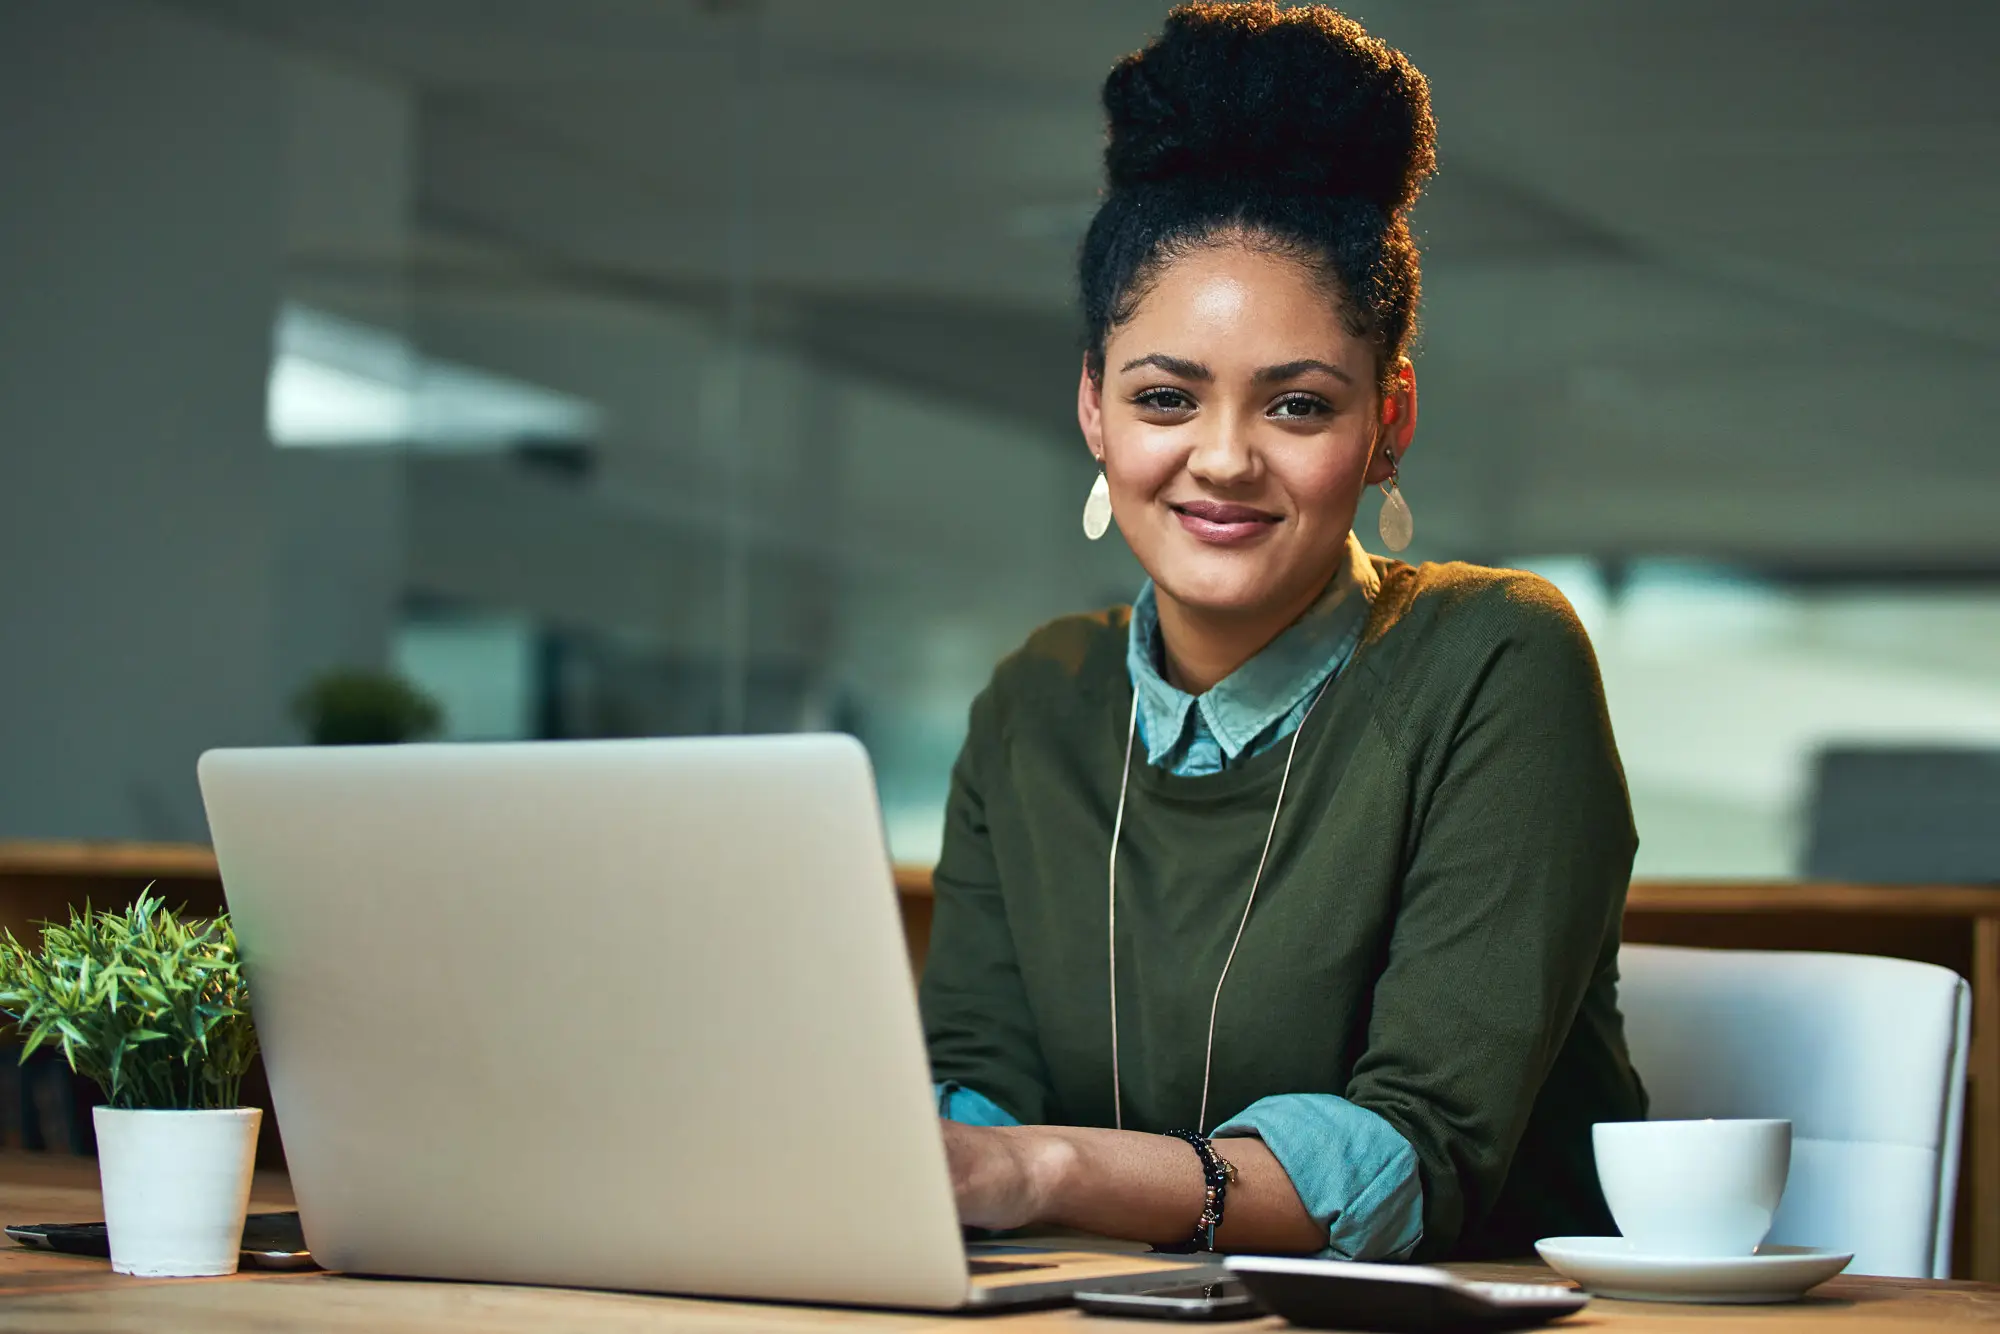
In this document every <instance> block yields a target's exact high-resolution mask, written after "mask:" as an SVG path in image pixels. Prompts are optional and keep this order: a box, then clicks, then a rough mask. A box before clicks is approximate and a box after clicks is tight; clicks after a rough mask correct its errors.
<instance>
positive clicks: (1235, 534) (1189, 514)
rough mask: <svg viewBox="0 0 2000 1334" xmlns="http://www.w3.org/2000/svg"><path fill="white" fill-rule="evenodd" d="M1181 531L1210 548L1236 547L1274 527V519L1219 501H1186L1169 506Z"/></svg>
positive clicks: (1264, 514) (1258, 510) (1270, 515)
mask: <svg viewBox="0 0 2000 1334" xmlns="http://www.w3.org/2000/svg"><path fill="white" fill-rule="evenodd" d="M1168 508H1169V509H1171V510H1173V512H1174V517H1175V518H1177V519H1179V520H1180V521H1181V527H1183V528H1185V529H1187V531H1188V532H1189V533H1191V534H1193V535H1194V536H1195V538H1197V539H1198V540H1200V541H1203V542H1207V543H1210V544H1212V545H1214V546H1222V547H1226V546H1236V545H1239V544H1241V543H1244V542H1254V541H1256V540H1257V539H1258V538H1260V537H1262V536H1263V535H1264V534H1265V533H1268V532H1269V531H1271V529H1272V528H1274V527H1276V526H1277V523H1278V516H1277V515H1275V514H1271V513H1267V512H1266V511H1264V510H1260V509H1253V508H1251V507H1250V506H1248V505H1231V504H1226V503H1224V502H1223V501H1219V500H1190V501H1187V502H1185V503H1183V504H1179V505H1171V504H1170V505H1169V506H1168Z"/></svg>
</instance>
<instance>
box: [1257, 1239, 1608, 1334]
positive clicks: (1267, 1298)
mask: <svg viewBox="0 0 2000 1334" xmlns="http://www.w3.org/2000/svg"><path fill="white" fill-rule="evenodd" d="M1223 1263H1224V1264H1225V1265H1226V1266H1227V1267H1228V1270H1229V1272H1230V1274H1231V1275H1232V1276H1234V1277H1237V1278H1240V1279H1242V1280H1243V1282H1244V1286H1246V1287H1247V1288H1249V1290H1250V1292H1251V1295H1252V1296H1254V1297H1255V1298H1256V1299H1257V1301H1258V1302H1259V1303H1261V1304H1262V1306H1263V1308H1264V1309H1265V1310H1267V1311H1269V1312H1271V1314H1273V1315H1279V1316H1283V1317H1284V1318H1285V1319H1286V1320H1287V1321H1289V1322H1291V1323H1292V1324H1294V1325H1303V1326H1305V1327H1306V1328H1308V1329H1341V1330H1368V1331H1373V1332H1375V1334H1443V1331H1447V1330H1495V1331H1497V1330H1512V1329H1532V1328H1534V1327H1535V1326H1537V1325H1545V1324H1548V1323H1549V1322H1550V1321H1552V1320H1560V1319H1561V1318H1562V1317H1564V1316H1566V1315H1570V1314H1573V1313H1574V1312H1577V1311H1580V1310H1582V1309H1583V1308H1584V1307H1585V1306H1586V1305H1588V1304H1589V1302H1590V1297H1589V1296H1588V1295H1587V1294H1585V1293H1581V1292H1578V1291H1576V1290H1575V1289H1574V1288H1570V1287H1566V1286H1563V1285H1560V1284H1555V1283H1487V1282H1478V1281H1474V1280H1469V1279H1464V1278H1460V1277H1459V1276H1458V1275H1456V1274H1454V1273H1452V1272H1450V1271H1449V1270H1445V1269H1435V1268H1430V1267H1428V1266H1424V1265H1385V1264H1356V1263H1351V1262H1348V1261H1345V1260H1304V1259H1294V1258H1291V1257H1289V1256H1263V1255H1232V1256H1230V1257H1229V1258H1228V1259H1227V1260H1226V1261H1224V1262H1223Z"/></svg>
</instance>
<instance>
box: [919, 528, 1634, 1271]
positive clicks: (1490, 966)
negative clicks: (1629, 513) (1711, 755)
mask: <svg viewBox="0 0 2000 1334" xmlns="http://www.w3.org/2000/svg"><path fill="white" fill-rule="evenodd" d="M1377 567H1378V569H1379V571H1380V573H1381V575H1382V587H1381V591H1380V593H1379V594H1378V596H1377V598H1376V600H1375V604H1374V606H1373V608H1372V610H1371V612H1370V614H1369V619H1368V623H1367V626H1366V628H1365V630H1364V632H1363V637H1362V642H1361V646H1360V648H1359V649H1358V650H1357V651H1356V653H1355V656H1354V658H1353V660H1352V661H1351V662H1350V663H1349V665H1348V667H1347V669H1346V670H1345V671H1344V672H1342V673H1341V675H1340V676H1339V677H1338V678H1337V679H1336V680H1335V682H1334V684H1333V686H1332V688H1331V689H1330V690H1329V691H1328V693H1327V695H1326V697H1325V698H1324V699H1322V700H1321V701H1320V703H1319V706H1318V708H1317V709H1316V711H1315V712H1314V713H1313V715H1312V716H1311V717H1310V718H1309V719H1308V720H1307V722H1306V724H1305V727H1304V729H1303V731H1302V733H1301V735H1300V737H1299V744H1298V752H1297V758H1296V760H1295V761H1294V765H1293V770H1292V774H1291V778H1290V782H1289V785H1288V786H1287V787H1286V791H1285V799H1284V813H1283V817H1282V819H1281V821H1280V823H1279V826H1278V830H1277V836H1276V840H1275V842H1274V843H1273V845H1272V848H1271V854H1270V863H1269V865H1268V867H1267V868H1266V870H1265V873H1264V880H1263V884H1262V887H1261V888H1260V889H1259V890H1258V893H1257V901H1256V906H1255V910H1254V912H1253V914H1252V916H1251V918H1250V922H1249V926H1248V928H1247V930H1246V931H1245V932H1244V935H1243V941H1242V945H1241V946H1240V948H1239V950H1238V952H1237V955H1236V960H1235V963H1234V964H1233V965H1232V966H1231V967H1230V970H1229V978H1228V983H1227V985H1226V987H1225V988H1224V990H1223V993H1222V1000H1221V1007H1220V1011H1219V1014H1218V1018H1217V1024H1216V1036H1215V1054H1214V1074H1213V1087H1212V1091H1211V1093H1210V1097H1209V1111H1210V1116H1209V1120H1210V1123H1211V1124H1215V1123H1217V1122H1219V1121H1220V1120H1222V1119H1223V1118H1226V1117H1229V1116H1232V1115H1234V1114H1235V1113H1237V1112H1239V1111H1241V1110H1242V1109H1244V1108H1246V1107H1248V1106H1250V1104H1252V1103H1254V1102H1256V1101H1257V1100H1258V1099H1259V1098H1262V1097H1265V1096H1267V1095H1271V1094H1279V1093H1302V1092H1310V1093H1334V1094H1338V1095H1340V1096H1343V1097H1345V1098H1347V1099H1348V1100H1349V1101H1351V1102H1354V1103H1356V1104H1358V1105H1359V1106H1362V1107H1365V1108H1367V1109H1368V1110H1370V1111H1373V1112H1375V1113H1377V1114H1379V1115H1380V1116H1382V1117H1383V1118H1384V1119H1385V1120H1387V1121H1388V1122H1389V1123H1390V1124H1391V1125H1392V1126H1394V1127H1395V1129H1396V1130H1397V1131H1398V1132H1399V1133H1400V1134H1401V1135H1402V1136H1403V1137H1404V1138H1405V1139H1406V1140H1408V1141H1409V1143H1410V1145H1411V1147H1412V1148H1413V1149H1414V1150H1415V1151H1416V1154H1417V1158H1418V1176H1419V1179H1420V1181H1421V1184H1422V1188H1423V1226H1424V1235H1423V1241H1422V1243H1421V1244H1420V1246H1419V1247H1418V1249H1417V1252H1416V1258H1418V1259H1435V1258H1442V1257H1445V1256H1479V1255H1502V1254H1516V1253H1520V1252H1523V1251H1525V1250H1526V1249H1527V1248H1528V1246H1529V1244H1530V1243H1531V1242H1532V1241H1533V1240H1534V1239H1535V1238H1536V1237H1540V1236H1547V1235H1553V1234H1578V1233H1586V1234H1599V1233H1604V1232H1606V1231H1608V1230H1609V1229H1610V1219H1609V1216H1608V1214H1607V1212H1606V1210H1605V1207H1604V1203H1603V1198H1602V1196H1601V1195H1600V1193H1599V1191H1598V1188H1597V1183H1596V1173H1595V1171H1594V1169H1593V1167H1592V1163H1591V1149H1590V1126H1591V1123H1592V1122H1595V1121H1604V1120H1630V1119H1634V1118H1637V1117H1640V1116H1643V1115H1644V1111H1645V1095H1644V1093H1643V1092H1642V1090H1641V1088H1640V1085H1639V1081H1638V1079H1637V1077H1636V1076H1635V1075H1634V1073H1633V1071H1632V1068H1631V1066H1630V1063H1629V1061H1628V1060H1627V1057H1626V1052H1625V1041H1624V1034H1623V1028H1622V1024H1621V1021H1620V1018H1619V1014H1618V1007H1617V996H1616V990H1617V950H1618V933H1619V919H1620V917H1621V915H1622V913H1623V909H1624V901H1625V888H1626V883H1627V879H1628V877H1629V874H1630V872H1631V866H1632V854H1633V852H1634V850H1635V848H1636V847H1637V838H1636V835H1635V834H1634V832H1633V828H1632V819H1631V812H1630V806H1629V803H1628V801H1627V798H1626V792H1625V783H1624V777H1623V774H1622V772H1621V770H1620V768H1619V764H1618V754H1617V750H1616V747H1615V746H1614V744H1613V742H1612V738H1611V727H1610V722H1609V720H1608V718H1607V717H1606V714H1605V708H1604V696H1603V690H1602V687H1601V685H1600V683H1599V680H1598V674H1597V664H1596V660H1595V658H1594V656H1593V655H1592V653H1591V650H1590V645H1589V641H1588V640H1587V639H1586V638H1585V636H1584V633H1583V629H1582V627H1581V626H1580V625H1579V624H1578V623H1577V621H1576V618H1575V616H1574V614H1573V613H1572V612H1571V611H1570V609H1569V606H1568V604H1567V603H1566V602H1564V600H1563V598H1562V596H1561V595H1560V594H1559V593H1557V592H1556V591H1555V590H1554V588H1552V587H1551V586H1550V585H1549V584H1547V583H1546V582H1544V581H1543V580H1541V579H1538V578H1536V577H1534V576H1532V575H1527V574H1521V573H1517V572H1513V571H1506V570H1489V569H1483V568H1480V567H1476V566H1468V565H1425V566H1421V567H1416V568H1412V567H1410V566H1408V565H1404V564H1401V563H1398V562H1382V561H1378V562H1377ZM1127 617H1128V612H1127V611H1126V609H1124V608H1119V609H1116V610H1114V611H1111V612H1108V613H1104V614H1101V615H1096V616H1078V617H1070V618H1066V619H1064V620H1060V621H1056V622H1054V623H1053V624H1051V625H1048V626H1046V627H1044V628H1043V629H1041V630H1039V631H1037V632H1036V633H1035V634H1034V635H1033V636H1032V637H1031V638H1030V639H1029V640H1028V642H1027V644H1026V645H1025V646H1024V647H1022V648H1021V649H1020V650H1019V651H1018V652H1016V653H1015V654H1014V655H1013V656H1012V657H1010V658H1008V659H1007V660H1006V661H1005V662H1003V663H1002V664H1001V665H1000V667H999V668H998V670H997V671H996V672H995V673H994V676H993V680H992V683H991V684H990V685H989V686H988V687H987V689H986V690H985V691H984V692H983V693H982V694H981V695H980V696H979V698H978V699H977V700H976V701H975V702H974V704H973V706H972V718H971V730H970V734H969V735H968V737H967V739H966V743H965V748H964V750H963V752H962V753H961V754H960V756H959V760H958V764H957V766H956V768H955V770H954V772H953V781H952V793H951V800H950V804H949V807H948V811H947V816H946V827H945V839H944V850H943V854H942V857H941V858H940V861H939V864H938V868H937V876H936V885H937V902H936V916H935V919H934V923H933V926H932V935H931V948H930V957H929V963H928V966H927V967H926V969H925V973H924V979H923V985H922V1001H923V1011H924V1023H925V1029H926V1034H927V1037H928V1040H929V1043H930V1052H931V1060H932V1066H933V1074H934V1076H935V1078H937V1079H939V1080H955V1081H958V1082H960V1083H962V1084H964V1085H966V1086H968V1087H970V1088H973V1089H976V1090H978V1091H979V1092H981V1093H983V1094H985V1095H986V1096H988V1097H989V1098H991V1099H993V1100H994V1101H995V1102H996V1103H998V1104H999V1105H1000V1106H1001V1107H1003V1108H1005V1109H1006V1110H1007V1111H1009V1112H1010V1113H1012V1114H1013V1115H1014V1116H1015V1117H1017V1118H1018V1119H1020V1120H1021V1121H1024V1122H1030V1123H1034V1122H1046V1123H1060V1124H1067V1125H1088V1126H1103V1125H1109V1124H1111V1121H1112V1097H1111V1047H1110V1007H1109V1000H1108V972H1107V961H1106V900H1105V872H1106V855H1107V852H1108V850H1109V848H1110V839H1111V823H1112V817H1113V813H1114V811H1115V808H1116V805H1117V801H1118V784H1119V762H1120V760H1121V758H1122V757H1123V755H1124V751H1125V735H1126V726H1127V721H1128V719H1129V717H1130V709H1131V701H1132V693H1131V683H1130V679H1129V677H1128V675H1127V672H1126V665H1125V648H1126V622H1127ZM1286 750H1287V747H1285V746H1278V747H1276V748H1274V749H1272V750H1271V751H1268V752H1266V753H1264V754H1262V755H1259V756H1256V757H1254V758H1253V759H1251V760H1249V761H1246V762H1245V763H1243V764H1242V765H1240V766H1239V767H1237V768H1234V769H1231V770H1228V771H1226V772H1223V773H1220V774H1214V775H1209V776H1205V777H1200V778H1185V777H1176V776H1174V775H1172V774H1168V773H1165V772H1162V771H1161V770H1158V769H1155V768H1153V767H1151V766H1149V765H1147V764H1145V763H1143V758H1142V759H1141V760H1139V761H1135V763H1134V766H1133V770H1132V774H1131V779H1130V782H1131V791H1130V794H1129V797H1128V801H1127V807H1126V812H1125V827H1124V834H1123V837H1122V840H1121V843H1120V851H1119V863H1118V866H1119V872H1118V886H1119V890H1118V892H1119V902H1118V908H1119V911H1118V933H1119V936H1118V970H1119V971H1118V1017H1119V1031H1120V1038H1119V1040H1120V1049H1119V1055H1120V1064H1121V1067H1122V1072H1123V1082H1124V1109H1125V1125H1126V1127H1127V1128H1128V1129H1137V1130H1151V1131H1163V1130H1167V1129H1171V1128H1175V1127H1189V1126H1192V1125H1193V1123H1194V1121H1195V1118H1196V1114H1197V1108H1198V1106H1199V1103H1200V1099H1201V1079H1202V1054H1203V1046H1204V1039H1205V1036H1206V1032H1207V1024H1208V1008H1209V1002H1210V999H1211V997H1212V995H1213V991H1214V987H1215V981H1216V978H1217V977H1218V975H1219V974H1220V972H1221V969H1222V965H1223V959H1224V956H1225V955H1226V954H1227V953H1228V950H1229V943H1230V939H1231V936H1232V935H1233V933H1234V932H1235V929H1236V925H1237V922H1238V920H1239V918H1240V916H1241V913H1242V911H1243V904H1244V897H1245V895H1246V894H1247V893H1248V892H1249V888H1250V880H1251V876H1252V873H1253V872H1254V870H1255V868H1256V863H1257V856H1258V852H1259V851H1260V849H1261V848H1262V846H1263V841H1264V836H1265V831H1266V828H1267V827H1268V822H1269V820H1270V816H1271V808H1272V803H1273V801H1274V799H1275V798H1276V796H1277V789H1278V784H1279V780H1280V775H1281V772H1282V770H1283V767H1284V763H1285V754H1286ZM1206 1128H1207V1127H1203V1129H1206Z"/></svg>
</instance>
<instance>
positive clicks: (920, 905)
mask: <svg viewBox="0 0 2000 1334" xmlns="http://www.w3.org/2000/svg"><path fill="white" fill-rule="evenodd" d="M149 880H157V881H158V882H159V885H160V890H161V892H162V893H163V894H164V895H165V896H166V898H167V900H168V901H169V902H170V903H174V904H180V903H183V902H185V903H187V904H188V905H189V906H191V907H193V908H195V909H196V910H197V911H202V910H208V909H212V908H220V907H221V905H222V887H221V881H220V879H219V877H218V876H217V874H216V869H215V856H214V854H213V853H212V852H210V851H209V850H208V849H207V848H199V847H187V846H183V845H172V844H89V843H53V844H51V843H8V842H0V926H7V927H10V928H12V929H13V930H14V931H15V933H16V934H17V935H20V934H23V933H29V932H31V931H32V929H33V923H34V922H37V921H39V920H41V919H43V918H48V917H58V918H59V917H61V916H62V915H63V914H64V913H65V912H67V910H68V905H70V904H71V903H79V904H80V903H81V902H82V901H83V900H84V899H85V898H86V897H87V898H89V899H90V900H91V901H92V902H94V903H97V904H99V905H102V906H113V905H116V906H123V905H124V904H125V903H128V902H129V901H130V900H131V898H132V897H133V896H134V895H135V894H137V892H138V890H139V889H140V888H141V887H142V886H143V885H145V884H146V883H147V881H149ZM896 892H897V897H898V901H899V903H900V904H901V907H902V913H903V928H904V934H905V937H906V939H907V941H908V944H909V951H910V963H911V966H912V967H913V968H915V969H918V970H921V969H922V967H923V960H924V955H925V952H926V949H927V947H928V945H929V941H930V926H931V908H932V900H931V876H930V870H929V869H928V868H926V867H915V866H905V867H898V868H897V869H896ZM1624 934H1625V939H1627V940H1630V941H1634V942H1642V943H1647V944H1673V945H1702V946H1709V947H1721V948H1739V949H1745V948H1754V949H1794V950H1840V951H1845V952H1849V953H1856V954H1883V955H1890V956H1894V957H1898V958H1907V959H1920V960H1923V961H1925V962H1928V963H1937V964H1943V965H1944V966H1945V967H1948V968H1951V969H1953V970H1954V971H1956V972H1958V973H1960V974H1961V975H1963V976H1964V977H1966V978H1968V979H1969V980H1970V981H1971V983H1972V1004H1973V1017H1972V1033H1973V1050H1972V1057H1971V1062H1970V1065H1971V1072H1972V1084H1971V1088H1970V1090H1969V1091H1968V1095H1967V1099H1966V1134H1965V1155H1964V1163H1963V1170H1962V1176H1961V1187H1960V1190H1959V1216H1958V1228H1957V1236H1958V1243H1957V1247H1956V1255H1955V1257H1954V1262H1953V1266H1952V1271H1953V1272H1954V1273H1957V1274H1966V1275H1970V1276H1972V1277H1974V1278H1978V1279H1982V1280H1987V1281H2000V888H1970V887H1962V886H1942V887H1928V888H1927V887H1921V886H1903V885H1830V884H1805V883H1793V882H1776V881H1763V882H1748V883H1721V882H1712V881H1635V882H1634V883H1633V885H1632V890H1631V894H1630V896H1629V898H1628V899H1627V903H1626V911H1625V932H1624ZM262 1096H263V1093H262V1081H261V1072H260V1074H259V1077H257V1078H254V1079H252V1080H251V1081H249V1083H248V1085H247V1086H246V1097H262ZM265 1127H266V1130H265V1134H266V1143H265V1144H264V1145H263V1146H261V1148H260V1153H259V1159H258V1161H259V1162H260V1164H269V1165H272V1166H279V1165H281V1163H282V1158H281V1156H280V1155H279V1153H278V1147H277V1143H276V1139H275V1135H276V1120H275V1118H273V1117H266V1118H265Z"/></svg>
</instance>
